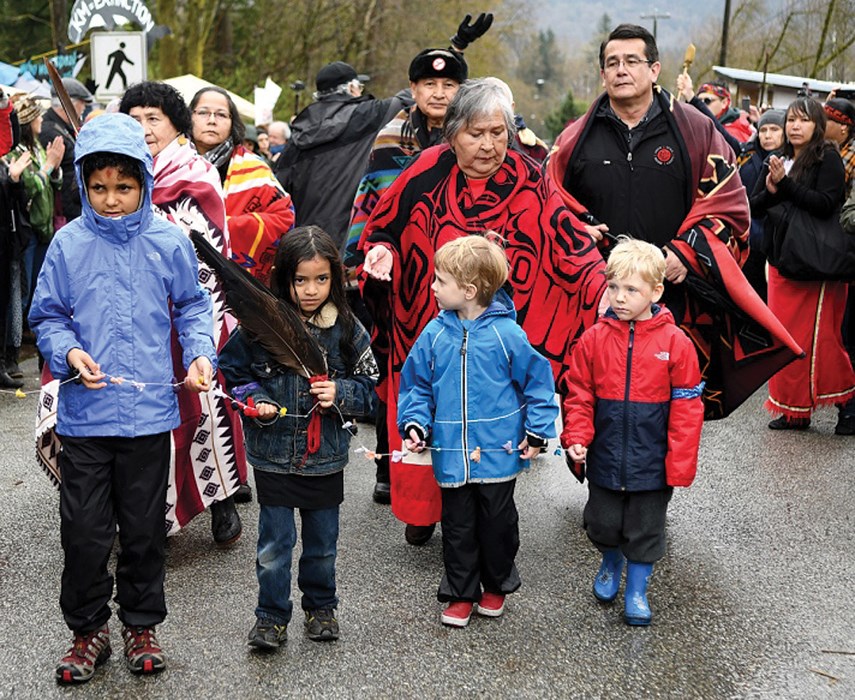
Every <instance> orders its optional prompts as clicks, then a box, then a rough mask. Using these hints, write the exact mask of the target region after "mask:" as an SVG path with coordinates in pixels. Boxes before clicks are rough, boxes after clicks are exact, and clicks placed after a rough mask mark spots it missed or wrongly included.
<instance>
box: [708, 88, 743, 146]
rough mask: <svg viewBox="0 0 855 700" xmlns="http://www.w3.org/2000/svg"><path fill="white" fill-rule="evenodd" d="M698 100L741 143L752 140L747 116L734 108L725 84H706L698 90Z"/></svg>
mask: <svg viewBox="0 0 855 700" xmlns="http://www.w3.org/2000/svg"><path fill="white" fill-rule="evenodd" d="M698 99H699V100H700V101H701V102H703V103H704V104H705V105H706V106H707V108H708V109H709V111H710V112H712V113H713V116H714V117H715V118H716V119H718V121H719V124H721V125H722V126H723V127H724V128H725V129H726V130H727V133H729V134H730V135H731V136H733V137H734V138H735V139H737V140H738V141H739V142H740V143H746V142H747V141H750V140H751V137H752V136H753V135H754V130H753V129H752V128H751V123H750V122H749V121H748V117H747V116H746V115H745V114H743V113H742V112H741V111H740V110H738V109H736V108H735V107H733V104H732V102H731V99H730V90H728V89H727V87H726V86H725V85H724V84H722V83H704V84H703V85H701V86H700V87H699V88H698Z"/></svg>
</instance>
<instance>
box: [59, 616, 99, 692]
mask: <svg viewBox="0 0 855 700" xmlns="http://www.w3.org/2000/svg"><path fill="white" fill-rule="evenodd" d="M112 653H113V650H112V649H111V648H110V630H109V629H108V628H107V625H104V626H103V627H101V628H99V629H97V630H93V631H92V632H89V633H88V634H78V633H77V632H75V633H74V639H73V640H72V642H71V648H70V649H69V650H68V652H67V653H66V655H65V656H63V657H62V659H60V661H59V664H57V667H56V680H57V682H58V683H85V682H86V681H88V680H89V679H90V678H92V675H93V674H94V673H95V667H96V666H100V665H101V664H102V663H104V662H105V661H106V660H107V659H109V658H110V654H112Z"/></svg>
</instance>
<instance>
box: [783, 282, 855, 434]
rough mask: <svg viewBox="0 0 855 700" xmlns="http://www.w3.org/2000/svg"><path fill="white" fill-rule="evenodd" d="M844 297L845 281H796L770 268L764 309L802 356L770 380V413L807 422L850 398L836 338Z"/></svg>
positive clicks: (852, 380)
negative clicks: (821, 408)
mask: <svg viewBox="0 0 855 700" xmlns="http://www.w3.org/2000/svg"><path fill="white" fill-rule="evenodd" d="M847 292H848V285H847V284H846V283H845V282H797V281H795V280H791V279H787V278H786V277H784V276H782V275H781V273H779V272H778V270H777V269H775V268H774V267H772V266H771V265H770V266H769V308H770V309H771V310H772V312H773V313H774V314H775V315H776V316H777V317H778V319H779V320H780V321H781V323H783V324H784V327H785V328H786V329H787V330H788V331H789V332H790V335H792V336H793V339H794V340H795V341H796V342H797V343H798V344H799V345H801V347H802V348H803V349H804V351H805V357H804V358H802V359H799V360H794V361H793V362H791V363H790V364H789V365H787V366H786V367H784V368H783V369H782V370H780V371H779V372H778V373H777V374H775V375H774V376H773V377H772V378H771V379H770V380H769V399H768V400H767V401H766V408H767V409H768V410H769V412H770V413H772V414H775V415H781V414H783V415H785V416H787V417H788V418H809V417H810V415H811V413H812V412H813V410H814V409H815V408H817V407H819V406H823V405H825V406H827V405H831V404H841V403H845V402H846V401H847V400H848V399H850V398H851V397H852V396H853V395H855V372H853V370H852V363H851V362H850V361H849V355H848V354H847V352H846V349H845V348H844V347H843V336H842V333H841V328H842V325H843V314H844V312H845V310H846V295H847Z"/></svg>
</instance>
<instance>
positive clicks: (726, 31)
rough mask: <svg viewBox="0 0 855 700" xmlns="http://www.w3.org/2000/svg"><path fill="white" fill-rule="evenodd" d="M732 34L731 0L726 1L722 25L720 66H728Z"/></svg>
mask: <svg viewBox="0 0 855 700" xmlns="http://www.w3.org/2000/svg"><path fill="white" fill-rule="evenodd" d="M729 33H730V0H724V23H723V24H722V25H721V53H720V54H719V56H718V64H719V65H720V66H726V65H727V38H728V34H729Z"/></svg>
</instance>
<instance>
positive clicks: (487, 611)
mask: <svg viewBox="0 0 855 700" xmlns="http://www.w3.org/2000/svg"><path fill="white" fill-rule="evenodd" d="M475 612H477V613H478V614H479V615H483V616H484V617H499V616H500V615H501V614H502V613H503V612H505V596H503V595H502V594H501V593H488V592H487V591H484V595H482V596H481V600H480V601H479V602H478V605H477V607H476V608H475Z"/></svg>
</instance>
